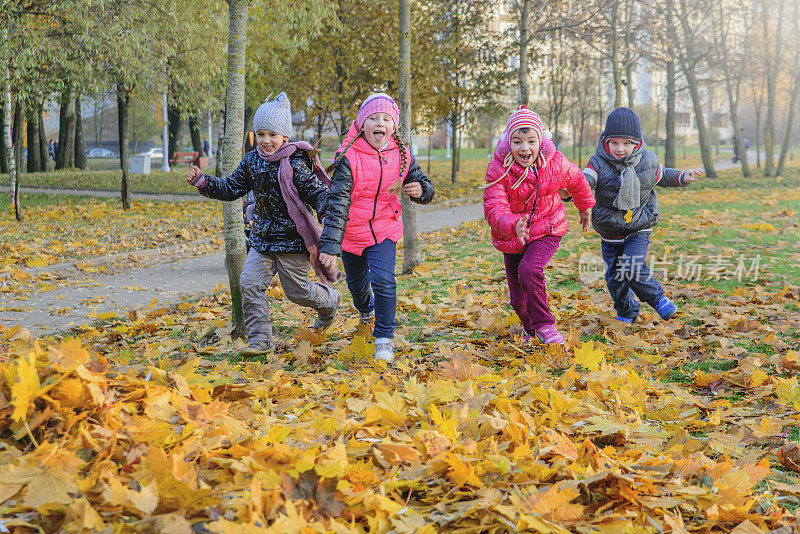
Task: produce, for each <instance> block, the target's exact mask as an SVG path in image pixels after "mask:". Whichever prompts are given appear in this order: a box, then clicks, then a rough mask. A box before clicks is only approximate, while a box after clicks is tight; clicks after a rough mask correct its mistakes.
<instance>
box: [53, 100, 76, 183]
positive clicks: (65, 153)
mask: <svg viewBox="0 0 800 534" xmlns="http://www.w3.org/2000/svg"><path fill="white" fill-rule="evenodd" d="M74 162H75V98H73V92H72V87H67V88H66V89H64V92H63V93H62V95H61V112H60V113H59V117H58V153H57V154H56V169H66V168H69V167H72V166H74Z"/></svg>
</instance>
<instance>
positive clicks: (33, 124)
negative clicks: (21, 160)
mask: <svg viewBox="0 0 800 534" xmlns="http://www.w3.org/2000/svg"><path fill="white" fill-rule="evenodd" d="M36 108H37V106H35V105H33V102H28V110H27V111H28V132H27V133H28V172H41V171H42V160H41V155H42V154H41V152H40V151H39V150H38V148H39V119H38V117H36Z"/></svg>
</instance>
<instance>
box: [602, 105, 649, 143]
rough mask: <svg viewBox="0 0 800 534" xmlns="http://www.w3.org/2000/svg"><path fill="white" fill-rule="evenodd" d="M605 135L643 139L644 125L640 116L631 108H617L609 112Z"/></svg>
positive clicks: (608, 136)
mask: <svg viewBox="0 0 800 534" xmlns="http://www.w3.org/2000/svg"><path fill="white" fill-rule="evenodd" d="M603 137H605V138H606V139H610V138H612V137H625V138H627V139H636V140H637V141H641V140H642V126H641V124H639V116H638V115H637V114H636V112H634V111H633V110H632V109H630V108H622V107H620V108H617V109H615V110H614V111H612V112H611V113H609V114H608V118H607V119H606V129H605V131H603Z"/></svg>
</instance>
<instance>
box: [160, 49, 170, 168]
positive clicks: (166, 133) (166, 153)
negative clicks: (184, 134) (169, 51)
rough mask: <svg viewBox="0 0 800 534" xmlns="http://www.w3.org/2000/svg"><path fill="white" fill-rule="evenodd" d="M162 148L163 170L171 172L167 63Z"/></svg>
mask: <svg viewBox="0 0 800 534" xmlns="http://www.w3.org/2000/svg"><path fill="white" fill-rule="evenodd" d="M161 122H162V123H163V124H162V126H161V146H162V147H163V148H162V150H163V152H164V156H163V158H162V160H161V170H162V171H164V172H169V115H168V114H167V62H166V61H165V62H164V93H163V94H162V95H161Z"/></svg>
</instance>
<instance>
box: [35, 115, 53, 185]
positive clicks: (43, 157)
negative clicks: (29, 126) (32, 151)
mask: <svg viewBox="0 0 800 534" xmlns="http://www.w3.org/2000/svg"><path fill="white" fill-rule="evenodd" d="M36 120H37V122H38V123H39V128H38V130H39V161H40V162H41V166H42V171H43V172H44V171H46V170H47V164H48V163H49V162H50V153H49V152H48V150H47V148H48V147H47V134H46V132H45V129H44V117H42V103H41V101H40V102H39V103H38V109H37V111H36Z"/></svg>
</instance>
